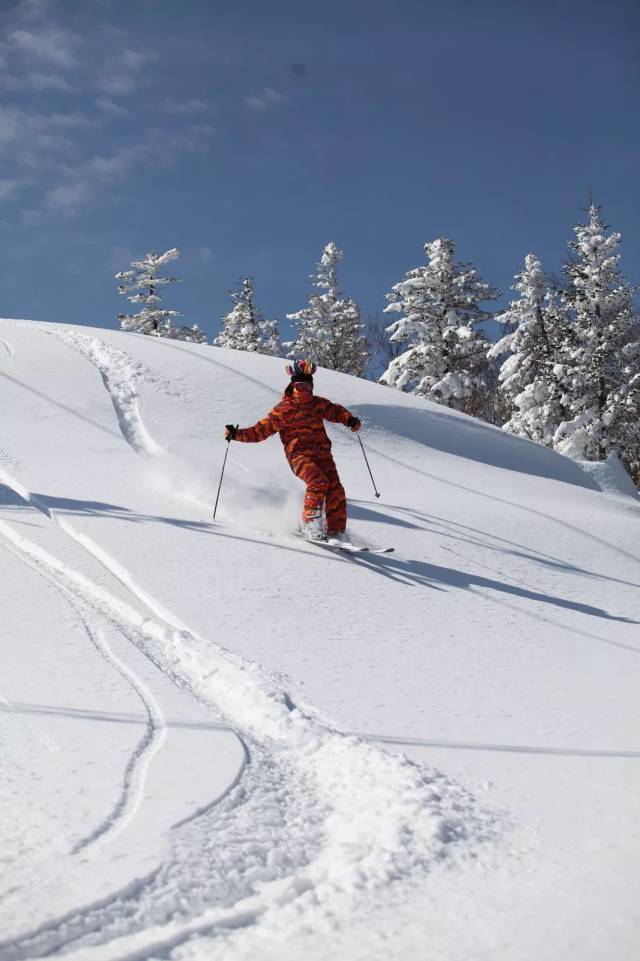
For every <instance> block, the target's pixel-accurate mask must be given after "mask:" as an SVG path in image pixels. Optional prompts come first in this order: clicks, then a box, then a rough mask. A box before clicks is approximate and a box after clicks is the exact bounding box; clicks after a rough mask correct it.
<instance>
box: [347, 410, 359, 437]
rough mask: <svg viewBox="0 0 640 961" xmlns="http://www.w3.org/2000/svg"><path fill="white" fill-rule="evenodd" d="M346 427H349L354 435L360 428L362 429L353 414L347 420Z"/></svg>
mask: <svg viewBox="0 0 640 961" xmlns="http://www.w3.org/2000/svg"><path fill="white" fill-rule="evenodd" d="M347 427H350V428H351V430H352V431H353V432H354V434H356V433H357V432H358V431H359V430H360V428H361V427H362V424H361V422H360V421H359V420H358V418H357V417H354V416H353V414H352V415H351V417H350V418H349V420H348V421H347Z"/></svg>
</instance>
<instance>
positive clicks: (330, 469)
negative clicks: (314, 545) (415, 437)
mask: <svg viewBox="0 0 640 961" xmlns="http://www.w3.org/2000/svg"><path fill="white" fill-rule="evenodd" d="M286 371H287V374H289V376H290V378H291V381H290V383H289V384H288V386H287V388H286V390H285V392H284V394H283V397H282V400H281V401H280V403H279V404H276V406H275V407H274V408H273V410H272V411H271V412H270V413H269V414H267V416H266V417H265V418H264V419H263V420H260V421H258V423H257V424H254V425H253V427H244V428H239V427H234V426H233V424H227V425H226V427H225V429H224V436H225V440H237V441H240V442H242V443H248V444H254V443H258V442H259V441H263V440H266V439H267V437H271V436H272V435H273V434H280V440H281V441H282V444H283V446H284V452H285V456H286V458H287V460H288V462H289V466H290V468H291V470H292V471H293V473H294V474H295V475H296V477H299V478H300V480H302V481H304V483H305V484H306V485H307V490H306V493H305V498H304V507H303V511H302V532H303V534H304V535H305V537H308V538H309V539H310V540H322V539H324V538H325V537H328V538H339V537H340V535H342V534H344V532H345V530H346V527H347V501H346V497H345V493H344V488H343V486H342V484H341V483H340V478H339V476H338V470H337V468H336V465H335V461H334V459H333V456H332V454H331V441H330V440H329V438H328V437H327V433H326V431H325V429H324V423H323V422H324V421H325V420H328V421H331V422H332V423H334V424H344V425H345V426H346V427H350V428H351V430H352V431H354V432H357V431H359V430H360V427H361V424H360V421H359V420H358V418H357V417H354V415H353V414H352V413H351V412H350V411H348V410H347V409H346V407H341V406H340V404H333V403H332V402H331V401H330V400H327V399H326V398H325V397H317V396H316V395H315V394H314V393H313V375H314V374H315V372H316V365H315V364H314V363H313V362H312V361H308V360H296V361H294V362H293V363H291V364H287V367H286ZM323 504H324V507H325V520H326V529H325V531H323V529H322V507H323Z"/></svg>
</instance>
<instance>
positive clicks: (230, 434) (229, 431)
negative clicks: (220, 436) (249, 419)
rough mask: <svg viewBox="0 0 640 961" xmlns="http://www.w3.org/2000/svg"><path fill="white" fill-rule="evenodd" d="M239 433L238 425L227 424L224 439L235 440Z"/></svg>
mask: <svg viewBox="0 0 640 961" xmlns="http://www.w3.org/2000/svg"><path fill="white" fill-rule="evenodd" d="M237 433H238V425H237V424H236V426H235V427H234V426H233V424H225V427H224V439H225V440H235V439H236V434H237Z"/></svg>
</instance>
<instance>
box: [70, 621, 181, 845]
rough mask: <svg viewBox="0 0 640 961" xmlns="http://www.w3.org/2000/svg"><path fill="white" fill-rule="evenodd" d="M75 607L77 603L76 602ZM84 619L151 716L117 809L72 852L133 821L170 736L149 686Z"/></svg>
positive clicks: (131, 757)
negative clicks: (155, 761)
mask: <svg viewBox="0 0 640 961" xmlns="http://www.w3.org/2000/svg"><path fill="white" fill-rule="evenodd" d="M72 606H73V607H75V606H76V605H75V604H72ZM78 614H79V616H80V620H81V621H82V623H83V625H84V629H85V631H86V633H87V636H88V637H89V639H90V640H91V643H92V644H93V645H94V647H95V648H96V650H97V651H98V652H99V653H100V655H101V656H102V657H103V658H104V659H105V661H107V663H108V664H110V665H111V667H113V668H114V670H116V671H117V672H118V674H120V675H121V676H122V677H123V678H124V679H125V680H126V681H127V682H128V683H129V684H130V685H131V687H132V688H133V690H134V691H135V692H136V694H137V695H138V697H139V698H140V700H141V701H142V704H143V706H144V710H145V713H146V715H147V722H146V724H145V730H144V733H143V735H142V737H141V738H140V740H139V741H138V744H137V745H136V747H135V748H134V749H133V751H132V752H131V754H130V755H129V760H128V761H127V764H126V766H125V769H124V773H123V778H122V790H121V793H120V797H119V798H118V800H117V801H116V803H115V805H114V807H113V810H112V811H111V812H110V813H109V814H108V815H107V816H106V817H105V818H104V820H103V821H102V823H101V824H98V826H97V827H96V828H94V830H93V831H91V833H90V834H88V835H87V836H86V837H84V838H81V839H80V840H79V841H78V842H77V843H76V844H75V846H74V847H73V849H72V852H71V853H72V854H77V853H78V852H79V851H82V850H84V849H85V848H87V847H89V845H94V844H95V843H96V842H97V841H101V842H102V841H105V840H106V839H107V838H109V839H111V838H112V837H115V836H117V835H118V834H120V833H121V832H122V831H124V829H125V828H126V827H127V825H129V824H130V823H131V821H132V820H133V819H134V817H135V815H136V814H137V812H138V811H139V809H140V807H141V806H142V802H143V800H144V794H145V784H146V779H147V773H148V771H149V767H150V765H151V762H152V761H153V759H154V757H155V756H156V754H158V753H159V752H160V751H161V750H162V748H163V747H164V744H165V741H166V739H167V725H166V721H165V719H164V717H163V715H162V711H161V709H160V706H159V704H158V702H157V701H156V699H155V698H154V696H153V694H152V693H151V691H150V690H149V688H148V687H147V686H146V684H144V683H143V682H142V681H141V679H140V678H139V677H137V675H136V674H135V673H134V672H133V671H132V670H131V669H130V668H128V667H127V665H126V664H125V663H124V661H122V660H121V659H120V658H119V657H117V655H116V654H115V653H114V652H113V651H112V650H111V648H110V646H109V644H108V643H107V640H106V638H105V637H104V634H103V632H102V631H101V630H100V629H92V627H91V626H90V624H89V622H88V620H86V619H85V618H84V617H83V616H82V614H81V613H80V611H78Z"/></svg>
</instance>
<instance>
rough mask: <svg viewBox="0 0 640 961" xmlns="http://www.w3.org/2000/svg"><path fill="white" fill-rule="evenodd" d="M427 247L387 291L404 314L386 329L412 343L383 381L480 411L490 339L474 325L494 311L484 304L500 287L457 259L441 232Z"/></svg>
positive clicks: (396, 309)
mask: <svg viewBox="0 0 640 961" xmlns="http://www.w3.org/2000/svg"><path fill="white" fill-rule="evenodd" d="M425 251H426V254H427V263H426V265H425V266H423V267H416V268H415V269H413V270H410V271H408V273H407V274H406V275H405V278H404V280H402V281H400V283H399V284H396V285H395V286H394V287H393V288H392V290H391V292H390V293H389V294H387V300H388V301H389V304H388V305H387V307H385V312H397V313H399V314H400V315H401V316H400V318H399V319H398V320H396V321H395V322H394V323H393V324H391V325H390V326H389V327H388V328H387V330H388V331H389V333H390V335H391V340H392V341H394V342H401V343H407V344H408V348H407V349H406V350H405V351H404V352H403V353H402V354H400V356H399V357H396V358H395V360H392V361H391V363H390V364H389V367H388V368H387V370H386V371H385V373H384V374H383V375H382V377H381V378H380V382H381V383H383V384H389V385H390V386H392V387H397V388H398V389H400V390H405V391H407V392H410V393H413V394H419V395H420V396H422V397H426V398H427V399H428V400H432V401H436V402H437V403H440V404H446V405H447V406H448V407H453V408H455V409H456V410H462V411H465V412H466V413H470V414H475V415H476V416H478V415H480V414H482V413H483V411H484V409H485V407H486V403H487V393H488V383H487V373H488V364H487V357H486V352H487V348H488V346H489V345H488V342H487V340H486V338H485V337H484V334H483V333H482V332H481V331H479V330H477V329H476V328H477V325H478V324H479V323H480V322H482V321H485V320H488V319H489V317H490V316H491V314H490V313H488V312H487V311H485V310H483V309H482V307H481V306H480V304H481V303H483V302H485V301H488V300H492V299H494V298H495V297H496V296H497V295H496V291H495V289H494V288H493V287H492V286H491V285H490V284H487V283H485V282H484V281H483V280H482V279H481V278H480V277H479V276H478V271H477V270H476V268H475V267H473V266H471V265H470V264H457V263H456V262H455V260H454V253H455V246H454V243H453V241H452V240H448V239H447V238H445V237H441V238H439V239H438V240H434V241H433V243H430V244H425Z"/></svg>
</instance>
